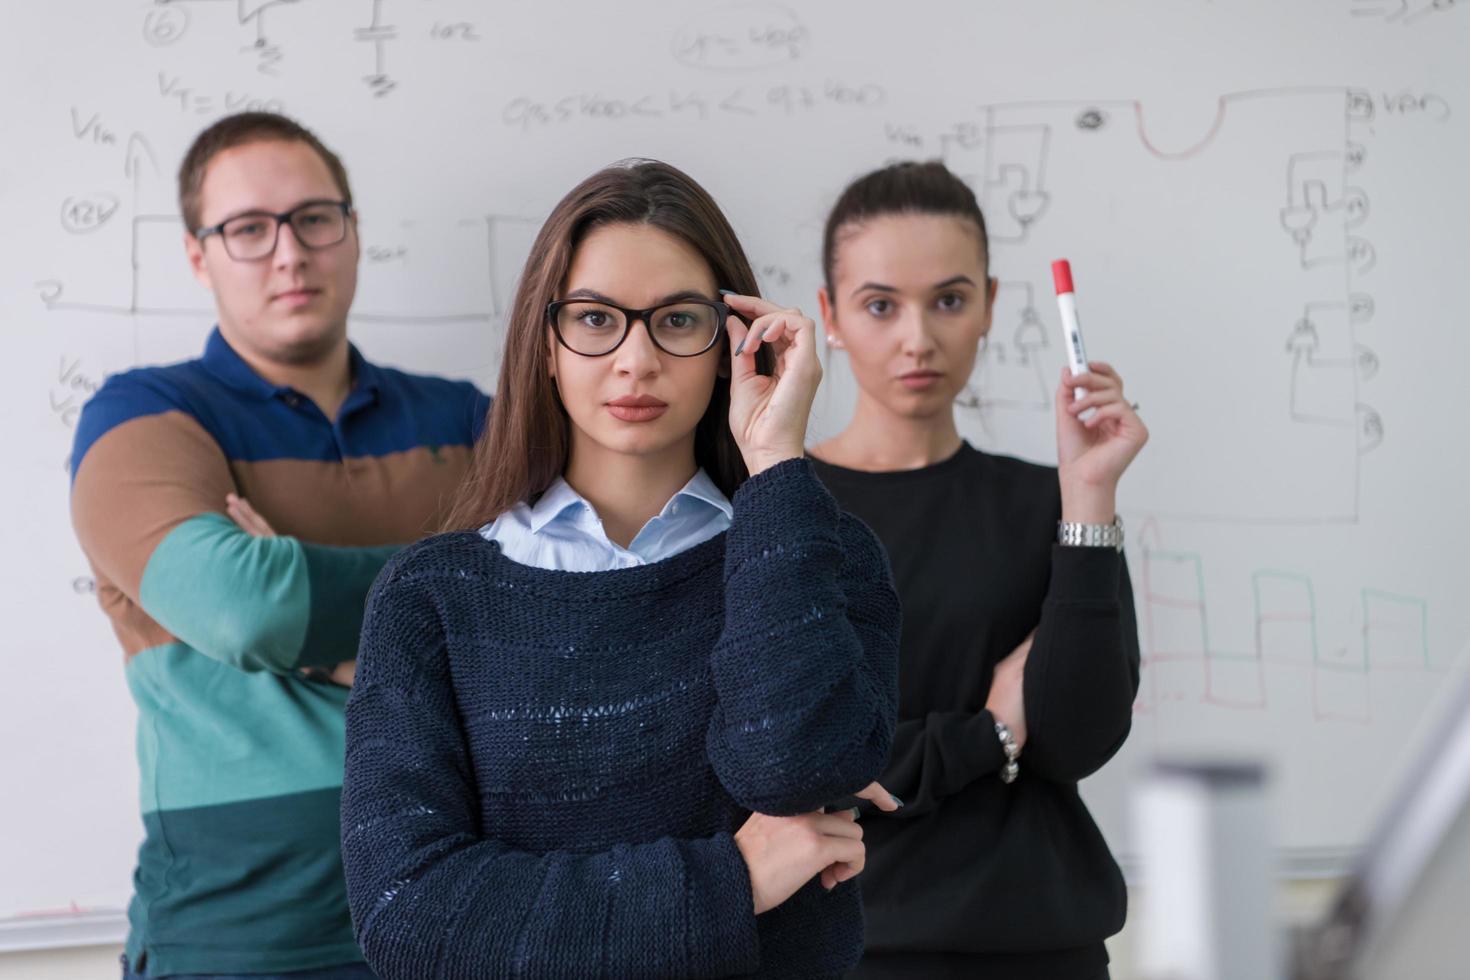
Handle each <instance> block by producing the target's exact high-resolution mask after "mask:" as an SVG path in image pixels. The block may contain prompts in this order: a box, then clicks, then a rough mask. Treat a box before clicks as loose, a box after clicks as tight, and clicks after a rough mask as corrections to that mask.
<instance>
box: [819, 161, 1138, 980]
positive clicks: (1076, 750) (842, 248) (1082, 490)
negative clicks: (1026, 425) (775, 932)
mask: <svg viewBox="0 0 1470 980" xmlns="http://www.w3.org/2000/svg"><path fill="white" fill-rule="evenodd" d="M823 264H824V270H823V271H824V274H825V282H826V285H825V287H824V288H823V289H822V291H821V295H820V297H819V299H820V304H821V310H822V318H823V320H824V321H825V324H826V328H827V338H828V345H829V347H831V348H833V349H835V350H838V351H840V352H841V355H842V360H844V361H846V362H847V364H848V366H850V368H851V370H852V373H853V377H854V379H855V380H856V382H857V387H858V398H857V409H856V411H855V413H854V415H853V419H852V421H851V423H850V424H849V425H848V427H847V428H846V429H844V430H843V431H842V432H840V433H839V434H838V435H837V436H835V437H834V438H832V439H829V440H828V441H826V442H823V443H821V444H819V445H817V446H816V447H814V449H813V450H812V452H813V454H814V455H815V456H816V458H817V460H818V462H817V463H816V469H817V473H818V475H819V476H820V477H821V478H822V480H823V481H824V482H825V483H826V484H827V486H828V488H830V489H831V491H832V493H833V494H834V495H835V496H836V497H837V500H838V502H839V503H840V504H841V505H842V506H843V507H845V508H848V509H850V510H852V512H853V513H855V514H857V515H858V516H859V517H861V518H862V519H863V520H864V521H866V522H868V524H869V525H870V526H872V528H873V529H874V530H875V531H876V532H877V534H878V536H879V538H880V539H881V540H882V541H883V543H884V545H885V546H886V547H887V549H888V552H889V556H890V559H891V561H892V567H893V575H894V580H895V582H896V583H897V586H898V592H899V596H900V598H901V600H902V603H903V640H902V643H901V654H900V660H899V664H900V666H899V682H900V683H899V724H898V728H897V730H896V733H895V737H894V746H893V755H892V758H891V759H890V761H889V764H888V767H887V768H886V769H885V771H884V774H883V776H882V777H881V779H882V781H883V785H885V786H887V787H888V788H890V789H891V790H893V792H895V793H897V794H898V795H899V796H901V797H903V798H904V800H905V801H906V803H907V804H908V805H907V806H905V807H904V808H903V810H901V811H900V812H898V813H891V814H877V815H874V816H873V818H872V819H871V820H867V821H865V824H866V827H867V832H868V833H867V839H866V842H867V845H868V866H867V871H866V872H865V874H864V887H863V895H864V897H865V899H866V904H867V955H866V956H865V958H864V960H863V962H862V964H861V966H860V967H859V968H858V970H857V972H856V974H855V976H856V977H858V978H861V980H876V978H901V980H928V978H948V977H953V978H964V980H985V978H1003V980H1033V978H1034V980H1095V978H1103V977H1106V976H1107V962H1108V955H1107V951H1106V950H1105V949H1104V947H1103V940H1104V939H1105V938H1106V937H1108V936H1110V935H1112V934H1113V933H1115V932H1117V931H1118V930H1119V929H1120V928H1122V925H1123V918H1124V912H1125V903H1126V893H1125V891H1124V887H1123V878H1122V875H1121V874H1120V873H1119V871H1118V866H1117V864H1116V863H1115V862H1114V860H1113V857H1112V854H1111V853H1109V851H1108V847H1107V844H1106V843H1105V842H1104V841H1103V838H1102V836H1101V835H1100V834H1099V833H1098V830H1097V827H1096V825H1095V824H1094V823H1093V821H1092V817H1091V816H1090V815H1089V814H1088V812H1087V808H1086V806H1084V805H1083V802H1082V800H1081V798H1080V797H1079V796H1078V793H1077V783H1078V781H1079V780H1081V779H1082V778H1084V777H1086V776H1088V775H1090V774H1092V773H1093V772H1095V771H1097V770H1098V769H1099V768H1100V767H1101V766H1102V765H1103V764H1104V763H1105V762H1106V761H1107V760H1108V759H1109V758H1110V757H1111V756H1112V755H1113V753H1114V752H1116V751H1117V750H1118V747H1119V746H1120V745H1121V744H1122V743H1123V739H1124V738H1125V737H1126V736H1127V734H1128V730H1129V727H1130V723H1131V719H1132V708H1133V699H1134V694H1135V692H1136V691H1137V688H1138V667H1139V651H1138V626H1137V623H1136V622H1135V618H1134V610H1133V590H1132V587H1131V586H1130V584H1129V581H1128V571H1127V568H1126V566H1125V564H1124V561H1123V555H1122V551H1121V540H1122V528H1121V525H1120V524H1119V523H1118V522H1117V521H1116V519H1115V517H1116V512H1115V499H1116V496H1117V486H1118V480H1119V478H1120V477H1121V476H1122V475H1123V472H1124V470H1125V469H1126V468H1127V467H1128V465H1129V463H1131V462H1132V460H1133V459H1134V457H1135V456H1136V455H1137V454H1138V452H1139V450H1140V449H1141V448H1142V447H1143V444H1144V443H1145V442H1146V441H1147V439H1148V430H1147V429H1146V428H1145V427H1144V425H1143V423H1142V422H1141V421H1140V420H1139V418H1138V415H1137V413H1136V412H1135V411H1134V409H1133V407H1132V406H1131V405H1130V404H1129V403H1128V402H1127V400H1125V399H1124V397H1123V382H1122V379H1121V378H1120V377H1119V375H1118V373H1117V372H1116V371H1114V370H1113V369H1112V368H1111V367H1109V366H1108V365H1106V364H1101V363H1094V364H1092V365H1091V371H1090V372H1089V373H1087V374H1082V375H1078V376H1076V377H1073V376H1072V375H1071V374H1070V373H1064V375H1063V377H1062V378H1061V379H1060V380H1059V382H1058V384H1057V388H1056V394H1055V406H1054V407H1055V413H1056V439H1057V459H1058V463H1059V466H1058V467H1050V466H1039V465H1036V464H1033V463H1028V462H1024V461H1022V460H1018V459H1013V458H1010V457H1007V456H1001V455H998V454H993V453H987V452H981V451H980V450H978V449H975V448H974V447H972V446H970V445H969V444H968V443H967V442H965V441H964V440H963V439H962V438H961V437H960V435H959V430H958V427H957V423H956V419H955V400H956V398H957V396H959V395H960V394H961V392H962V391H964V389H965V387H966V386H967V385H968V384H969V381H970V376H971V371H972V369H973V367H974V365H975V359H976V356H977V353H978V351H979V345H980V342H981V339H982V338H983V337H985V336H986V334H987V333H988V332H989V331H990V329H991V319H992V312H993V304H994V301H995V293H996V285H997V284H996V281H995V280H994V279H993V278H991V275H990V256H989V244H988V242H987V241H986V232H985V218H984V215H983V214H982V213H981V210H980V207H979V205H978V203H977V202H976V200H975V195H974V194H973V193H972V192H971V191H970V189H969V187H967V186H966V185H965V183H964V182H963V181H961V180H960V179H959V178H958V177H956V176H955V175H954V174H952V173H950V172H949V171H948V170H947V169H946V168H945V167H944V165H943V164H941V163H923V164H919V163H899V164H894V165H892V166H889V167H885V168H883V169H881V170H877V171H875V172H873V173H870V174H868V175H866V176H864V177H861V178H859V179H858V180H857V181H855V182H854V183H853V184H852V185H850V186H849V187H848V188H847V189H846V190H845V191H844V192H843V194H842V195H841V196H840V197H839V198H838V200H837V203H836V204H835V205H834V206H833V209H832V212H831V214H830V216H829V217H828V219H827V225H826V233H825V238H824V248H823ZM1041 271H1042V273H1043V274H1044V273H1045V270H1044V269H1043V270H1041ZM1078 392H1081V393H1083V396H1082V397H1081V398H1080V399H1079V398H1078V397H1077V396H1076V394H1075V393H1078Z"/></svg>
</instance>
